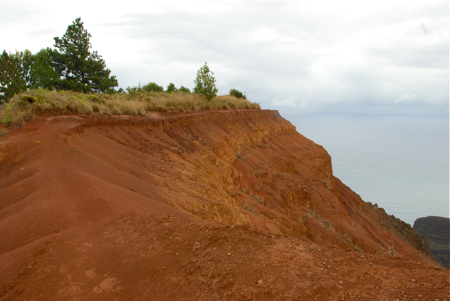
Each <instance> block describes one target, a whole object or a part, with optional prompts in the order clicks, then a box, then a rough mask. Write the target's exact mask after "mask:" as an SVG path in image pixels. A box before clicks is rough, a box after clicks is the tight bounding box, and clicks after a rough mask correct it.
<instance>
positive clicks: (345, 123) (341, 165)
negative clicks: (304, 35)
mask: <svg viewBox="0 0 450 301" xmlns="http://www.w3.org/2000/svg"><path fill="white" fill-rule="evenodd" d="M281 115H282V116H283V117H284V118H286V119H288V120H289V121H290V122H291V123H292V124H293V125H294V126H295V127H296V128H297V132H299V133H300V134H302V135H303V136H305V137H306V138H308V139H311V140H313V141H314V142H315V143H317V144H320V145H322V146H323V147H324V148H325V150H326V151H327V152H328V153H329V154H330V156H331V159H332V166H333V174H334V175H335V176H336V177H337V178H339V179H340V180H341V181H342V182H343V183H344V184H345V185H347V186H349V187H350V188H351V189H352V190H353V191H355V192H356V193H357V194H359V195H360V196H361V198H362V199H363V200H364V201H366V202H371V203H373V204H378V206H379V207H382V208H384V209H385V210H386V212H387V213H388V214H390V215H394V216H395V217H398V218H400V219H401V220H403V221H404V222H406V223H408V224H410V225H411V226H412V225H413V224H414V221H415V220H416V219H417V218H419V217H425V216H442V217H449V118H448V116H411V115H351V114H348V115H347V114H309V115H294V114H289V113H287V114H286V113H282V114H281Z"/></svg>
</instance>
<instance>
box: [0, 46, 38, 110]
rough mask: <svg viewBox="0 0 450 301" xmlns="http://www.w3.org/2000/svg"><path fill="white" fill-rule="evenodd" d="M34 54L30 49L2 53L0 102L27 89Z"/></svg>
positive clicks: (0, 60) (0, 58)
mask: <svg viewBox="0 0 450 301" xmlns="http://www.w3.org/2000/svg"><path fill="white" fill-rule="evenodd" d="M31 62H32V55H31V52H30V51H29V50H25V51H24V52H22V51H21V52H18V51H16V53H9V54H8V53H7V52H6V51H5V50H3V53H2V54H1V55H0V104H1V103H4V102H8V101H9V100H10V98H11V97H13V96H14V95H15V94H17V93H19V92H21V91H25V90H26V89H27V86H28V84H29V80H30V66H31Z"/></svg>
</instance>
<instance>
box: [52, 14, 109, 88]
mask: <svg viewBox="0 0 450 301" xmlns="http://www.w3.org/2000/svg"><path fill="white" fill-rule="evenodd" d="M90 38H91V34H90V33H88V32H87V30H85V29H84V26H83V22H81V19H80V18H77V19H75V21H74V22H73V23H72V25H69V26H68V27H67V31H66V33H65V34H64V36H63V37H62V38H59V37H55V38H54V40H55V44H54V45H53V46H54V47H55V48H56V49H55V50H52V49H50V48H48V49H47V51H48V54H49V56H50V61H51V67H52V68H53V70H54V71H55V72H56V73H57V74H58V75H59V78H58V79H57V80H56V81H54V87H55V88H56V89H57V90H72V91H79V92H83V93H89V92H114V87H117V86H118V83H117V79H116V77H115V76H111V77H110V76H109V75H110V73H111V71H110V70H109V69H106V64H105V61H104V60H103V59H102V57H101V56H100V55H99V54H98V53H97V51H94V52H92V53H91V48H92V45H91V43H90Z"/></svg>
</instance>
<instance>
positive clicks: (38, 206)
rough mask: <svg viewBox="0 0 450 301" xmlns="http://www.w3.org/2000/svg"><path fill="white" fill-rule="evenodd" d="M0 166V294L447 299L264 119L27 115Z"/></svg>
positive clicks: (421, 254)
mask: <svg viewBox="0 0 450 301" xmlns="http://www.w3.org/2000/svg"><path fill="white" fill-rule="evenodd" d="M0 167H1V169H0V275H2V276H1V277H0V300H25V299H26V300H61V299H64V300H149V299H150V300H170V299H172V300H252V299H254V300H314V299H315V298H316V299H317V300H350V299H360V300H372V299H374V300H394V299H399V300H435V299H439V300H441V301H442V300H449V299H450V298H449V274H448V269H444V268H442V267H439V265H438V263H436V262H435V261H433V257H432V256H431V255H430V253H429V248H428V244H427V243H426V241H425V240H423V239H422V238H421V237H420V236H418V235H417V234H415V232H414V231H413V230H412V229H411V227H410V226H409V225H406V224H405V223H403V222H402V221H400V220H398V219H395V218H394V217H392V216H389V215H388V214H386V213H385V212H384V210H382V209H381V208H378V207H377V206H376V205H372V204H369V203H365V202H363V201H362V200H361V199H360V198H359V196H358V195H357V194H355V193H354V192H353V191H351V190H350V189H349V188H348V187H347V186H345V185H344V184H342V183H341V182H340V181H339V179H337V178H335V177H334V176H333V174H332V167H331V158H330V157H329V156H328V154H327V153H326V151H325V150H324V149H323V148H322V147H321V146H318V145H316V144H314V143H313V142H312V141H311V140H308V139H307V138H305V137H303V136H302V135H300V134H298V133H297V132H296V129H295V127H293V126H292V125H291V124H290V123H289V122H287V121H286V120H284V119H283V118H282V117H281V116H280V115H279V114H278V112H276V111H269V110H242V111H239V110H238V111H208V112H197V113H187V114H182V113H172V114H153V115H151V116H147V117H128V116H121V117H112V118H100V117H86V116H59V117H56V116H40V117H37V119H36V121H34V122H32V123H29V124H27V125H26V126H24V127H23V128H20V129H17V130H13V131H12V132H11V133H10V134H8V135H7V136H3V137H0Z"/></svg>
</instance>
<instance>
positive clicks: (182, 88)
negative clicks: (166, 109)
mask: <svg viewBox="0 0 450 301" xmlns="http://www.w3.org/2000/svg"><path fill="white" fill-rule="evenodd" d="M178 92H184V93H191V90H189V89H188V88H186V87H183V86H181V87H180V89H178Z"/></svg>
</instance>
